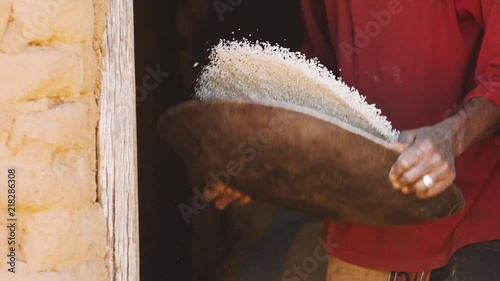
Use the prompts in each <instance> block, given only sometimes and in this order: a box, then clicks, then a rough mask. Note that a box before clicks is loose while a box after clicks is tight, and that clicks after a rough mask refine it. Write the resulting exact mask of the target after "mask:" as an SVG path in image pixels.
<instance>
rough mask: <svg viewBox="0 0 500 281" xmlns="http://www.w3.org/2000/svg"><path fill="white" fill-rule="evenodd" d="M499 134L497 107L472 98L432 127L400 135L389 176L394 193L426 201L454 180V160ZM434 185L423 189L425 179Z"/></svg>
mask: <svg viewBox="0 0 500 281" xmlns="http://www.w3.org/2000/svg"><path fill="white" fill-rule="evenodd" d="M499 131H500V107H499V106H498V105H496V104H494V103H493V102H491V101H489V100H487V99H485V98H473V99H471V100H470V101H469V102H468V103H467V104H465V105H464V107H463V108H462V109H461V110H460V111H458V112H457V113H456V114H455V115H453V116H452V117H450V118H448V119H446V120H444V121H443V122H441V123H438V124H436V125H434V126H432V127H424V128H420V129H417V130H410V131H404V132H402V133H401V136H400V140H399V142H396V143H394V144H393V146H394V148H396V149H399V150H400V151H402V153H401V155H400V156H399V158H398V159H397V160H396V163H394V165H393V166H392V168H391V171H390V172H389V179H390V181H391V182H392V185H393V186H394V188H395V189H398V190H401V191H402V192H403V193H410V192H416V195H417V196H418V197H420V198H429V197H432V196H435V195H437V194H439V193H441V192H443V191H444V190H445V189H446V187H448V186H450V185H451V184H452V183H453V180H454V179H455V158H456V157H457V156H459V155H460V154H461V153H462V152H463V151H464V150H465V149H466V148H467V147H469V146H470V145H472V144H474V143H476V142H478V141H481V140H483V139H485V138H486V137H488V136H491V135H494V134H495V133H496V132H499ZM426 175H429V176H430V177H431V178H432V181H433V184H432V185H431V186H429V187H426V186H425V184H424V180H423V179H424V176H426Z"/></svg>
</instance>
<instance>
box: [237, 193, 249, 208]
mask: <svg viewBox="0 0 500 281" xmlns="http://www.w3.org/2000/svg"><path fill="white" fill-rule="evenodd" d="M250 201H252V198H251V197H250V196H248V195H245V196H243V197H242V198H240V199H239V200H238V204H240V205H242V206H244V205H247V204H248V203H250Z"/></svg>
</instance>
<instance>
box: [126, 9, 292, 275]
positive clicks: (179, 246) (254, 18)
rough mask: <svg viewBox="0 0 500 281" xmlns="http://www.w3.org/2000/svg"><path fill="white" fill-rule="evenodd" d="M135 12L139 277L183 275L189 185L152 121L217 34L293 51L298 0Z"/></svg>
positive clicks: (187, 259)
mask: <svg viewBox="0 0 500 281" xmlns="http://www.w3.org/2000/svg"><path fill="white" fill-rule="evenodd" d="M134 11H135V42H136V46H135V48H136V83H137V89H138V91H137V129H138V160H139V203H140V215H139V218H140V251H141V280H143V281H167V280H168V281H184V280H186V281H187V280H190V277H191V273H192V272H193V271H194V270H195V268H193V266H192V264H193V263H192V258H193V256H192V255H191V254H190V253H191V252H192V251H191V247H190V239H189V234H190V233H191V229H192V228H193V227H195V226H192V225H188V224H186V223H185V221H184V219H183V217H182V216H181V213H180V211H179V209H178V206H179V204H180V203H182V202H185V201H187V200H188V198H189V188H188V186H187V182H186V179H185V176H184V171H183V169H182V165H181V162H180V160H179V158H178V157H177V156H176V155H175V154H174V153H173V152H172V151H171V150H170V149H169V148H168V147H167V146H166V145H165V144H164V143H163V142H162V141H161V139H160V138H159V135H158V134H157V132H156V120H157V118H158V116H159V115H160V114H161V113H162V112H163V111H164V110H165V109H167V108H168V107H170V106H173V105H175V104H177V103H179V102H181V101H183V100H186V99H189V96H190V94H191V93H192V87H193V82H194V79H195V77H196V75H197V72H198V71H199V67H198V68H194V67H193V64H194V63H195V62H200V63H201V65H203V62H205V61H206V56H207V52H206V49H207V48H209V46H211V45H213V44H214V43H216V42H217V41H218V40H219V39H220V38H233V37H234V38H241V37H248V38H250V39H262V40H265V41H270V42H272V43H279V44H280V45H282V46H286V47H290V48H292V49H294V50H297V49H298V47H299V45H300V40H301V24H300V8H299V1H298V0H273V1H268V0H267V1H266V0H220V1H219V0H215V1H214V0H179V1H174V0H167V1H165V0H140V1H136V2H135V7H134ZM232 32H234V34H232ZM250 34H251V36H250ZM154 73H155V74H154ZM167 73H168V74H167ZM148 77H153V79H154V80H152V79H150V78H148ZM145 78H147V79H150V80H149V83H145V82H144V79H145ZM152 81H156V82H155V83H152ZM218 219H219V221H218V222H215V221H214V224H213V225H214V227H213V229H212V230H211V233H207V235H213V236H214V237H216V238H217V236H218V235H219V234H220V233H221V232H220V231H221V230H220V229H218V228H222V227H223V224H224V221H223V220H222V221H220V218H214V220H218ZM217 223H218V224H217ZM218 238H219V239H218V240H217V239H216V240H217V241H219V242H218V243H220V244H217V243H213V245H211V246H213V247H214V249H218V251H219V252H220V253H223V252H224V251H223V247H224V243H223V241H221V239H220V237H218ZM216 240H214V241H216ZM221 247H222V249H221ZM208 249H209V248H208ZM214 254H215V252H214ZM208 256H210V254H209V255H208ZM203 278H205V279H204V280H203V281H210V279H211V278H212V277H211V276H210V273H208V275H207V276H204V277H203Z"/></svg>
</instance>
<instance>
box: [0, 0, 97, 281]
mask: <svg viewBox="0 0 500 281" xmlns="http://www.w3.org/2000/svg"><path fill="white" fill-rule="evenodd" d="M104 11H105V9H104V5H103V2H96V1H93V0H0V280H10V281H17V280H19V281H20V280H22V281H30V280H37V281H45V280H47V281H49V280H50V281H63V280H64V281H101V280H102V281H104V280H107V276H106V274H107V273H106V268H105V262H104V259H105V252H106V225H105V218H104V214H103V210H102V207H101V205H100V204H99V203H97V202H96V200H97V198H96V194H97V192H96V127H97V121H98V107H97V98H98V94H97V93H98V92H99V79H100V63H99V61H100V54H101V51H100V38H101V35H102V31H103V23H104V20H103V19H104V17H105V12H104ZM8 169H15V171H16V173H15V175H16V178H15V180H16V181H15V191H16V194H15V196H16V197H15V216H12V215H11V213H12V211H13V210H12V209H8V199H12V197H10V198H7V183H8V178H7V177H8V172H7V171H8ZM11 207H12V206H11ZM8 218H15V219H17V221H14V223H15V245H12V244H11V245H9V243H8V241H9V240H8V239H9V237H10V236H11V235H12V231H11V230H10V229H9V228H8V227H7V226H8V225H11V223H13V221H7V219H8ZM11 241H12V239H11ZM11 247H14V248H15V251H14V253H15V269H14V270H15V272H16V273H12V271H14V270H12V268H13V266H12V264H9V263H8V262H9V261H11V260H12V258H11V257H8V255H12V249H11ZM9 269H10V271H9Z"/></svg>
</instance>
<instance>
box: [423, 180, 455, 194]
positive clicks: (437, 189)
mask: <svg viewBox="0 0 500 281" xmlns="http://www.w3.org/2000/svg"><path fill="white" fill-rule="evenodd" d="M452 182H453V181H451V182H450V181H445V180H441V181H439V182H437V183H435V184H434V186H433V187H432V188H430V189H427V188H425V189H423V190H422V189H418V190H417V192H416V195H417V197H418V198H421V199H426V198H430V197H434V196H436V195H438V194H439V193H441V192H443V191H444V190H445V189H446V188H447V187H448V186H450V184H451V183H452Z"/></svg>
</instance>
